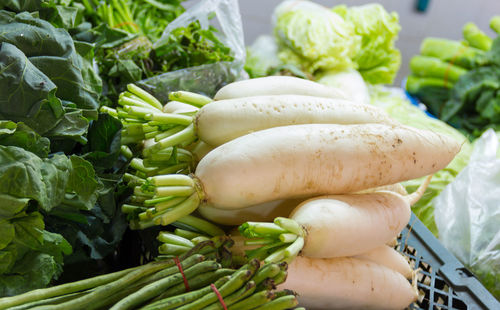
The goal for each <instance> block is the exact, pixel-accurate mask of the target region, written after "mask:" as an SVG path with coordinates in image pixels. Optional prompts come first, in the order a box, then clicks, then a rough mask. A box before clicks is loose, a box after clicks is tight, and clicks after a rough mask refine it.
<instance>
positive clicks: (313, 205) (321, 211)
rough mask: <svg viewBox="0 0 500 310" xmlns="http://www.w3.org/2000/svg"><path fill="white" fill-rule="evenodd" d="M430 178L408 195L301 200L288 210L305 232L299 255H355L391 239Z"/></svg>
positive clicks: (386, 194)
mask: <svg viewBox="0 0 500 310" xmlns="http://www.w3.org/2000/svg"><path fill="white" fill-rule="evenodd" d="M429 182H430V178H427V179H426V181H425V182H424V183H423V184H422V185H421V186H420V187H419V188H418V190H417V191H415V192H414V193H412V194H411V195H408V196H402V195H400V194H398V193H395V192H390V191H378V192H373V193H365V194H346V195H329V196H321V197H315V198H312V199H309V200H306V201H304V202H303V203H301V204H300V205H299V206H297V208H295V209H294V210H293V211H292V213H291V214H290V218H291V219H293V220H295V221H296V222H297V223H298V224H299V225H301V226H302V227H303V229H304V230H305V232H306V236H305V244H304V247H303V248H302V252H301V255H303V256H307V257H316V258H330V257H341V256H354V255H359V254H362V253H365V252H367V251H371V250H373V249H375V248H377V247H380V246H382V245H384V244H386V243H387V242H390V241H391V240H392V239H394V238H395V237H397V235H398V234H399V233H400V232H401V230H402V229H403V228H404V227H405V226H406V225H407V224H408V221H409V220H410V216H411V205H412V204H414V203H415V202H417V201H418V199H419V198H420V197H421V196H422V194H423V193H424V192H425V189H426V188H427V185H428V184H429Z"/></svg>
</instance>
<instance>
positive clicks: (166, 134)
mask: <svg viewBox="0 0 500 310" xmlns="http://www.w3.org/2000/svg"><path fill="white" fill-rule="evenodd" d="M184 128H185V127H183V126H175V127H173V128H171V129H169V130H166V131H164V132H162V133H160V134H158V135H156V137H155V141H156V142H158V141H160V140H162V139H165V138H167V137H170V136H172V135H174V134H176V133H178V132H179V131H182V130H183V129H184Z"/></svg>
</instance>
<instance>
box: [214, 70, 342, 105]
mask: <svg viewBox="0 0 500 310" xmlns="http://www.w3.org/2000/svg"><path fill="white" fill-rule="evenodd" d="M262 95H304V96H316V97H328V98H340V99H346V98H347V96H346V95H345V94H344V92H343V91H342V90H340V89H337V88H333V87H328V86H324V85H321V84H319V83H316V82H313V81H309V80H304V79H300V78H297V77H291V76H268V77H262V78H256V79H249V80H243V81H238V82H234V83H231V84H228V85H226V86H224V87H222V88H221V89H220V90H219V91H218V92H217V93H216V94H215V96H214V99H215V100H223V99H232V98H242V97H251V96H262Z"/></svg>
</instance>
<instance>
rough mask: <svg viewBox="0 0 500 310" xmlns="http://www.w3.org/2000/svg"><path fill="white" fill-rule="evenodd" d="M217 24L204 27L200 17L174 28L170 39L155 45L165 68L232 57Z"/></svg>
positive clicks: (165, 69)
mask: <svg viewBox="0 0 500 310" xmlns="http://www.w3.org/2000/svg"><path fill="white" fill-rule="evenodd" d="M216 32H217V28H215V27H213V26H209V27H208V28H207V29H203V28H202V27H201V25H200V22H199V21H195V22H192V23H190V24H189V25H188V26H187V27H180V28H177V29H174V30H173V31H172V32H171V33H170V34H169V36H168V40H166V41H165V42H162V43H161V44H158V45H157V46H156V47H155V56H156V57H157V60H158V62H159V63H160V64H161V68H162V70H163V71H164V72H168V71H175V70H179V69H183V68H187V67H194V66H200V65H204V64H211V63H215V62H221V61H232V60H233V59H234V58H233V56H232V55H231V50H230V49H229V48H228V47H226V46H225V45H224V44H223V43H222V42H221V41H220V40H219V38H218V37H217V36H216Z"/></svg>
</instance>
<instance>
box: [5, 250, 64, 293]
mask: <svg viewBox="0 0 500 310" xmlns="http://www.w3.org/2000/svg"><path fill="white" fill-rule="evenodd" d="M15 267H16V270H15V271H13V272H10V273H8V274H4V275H0V296H13V295H17V294H21V293H24V292H27V291H30V290H33V289H37V288H43V287H45V286H47V285H48V284H49V283H50V281H51V280H52V279H53V278H54V277H56V276H57V275H58V274H60V272H61V266H60V265H59V264H58V263H57V262H56V261H55V260H54V257H52V256H51V255H49V254H44V253H39V252H35V253H30V254H29V255H25V256H24V257H23V259H22V260H20V261H19V262H18V263H17V264H16V266H15Z"/></svg>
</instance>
